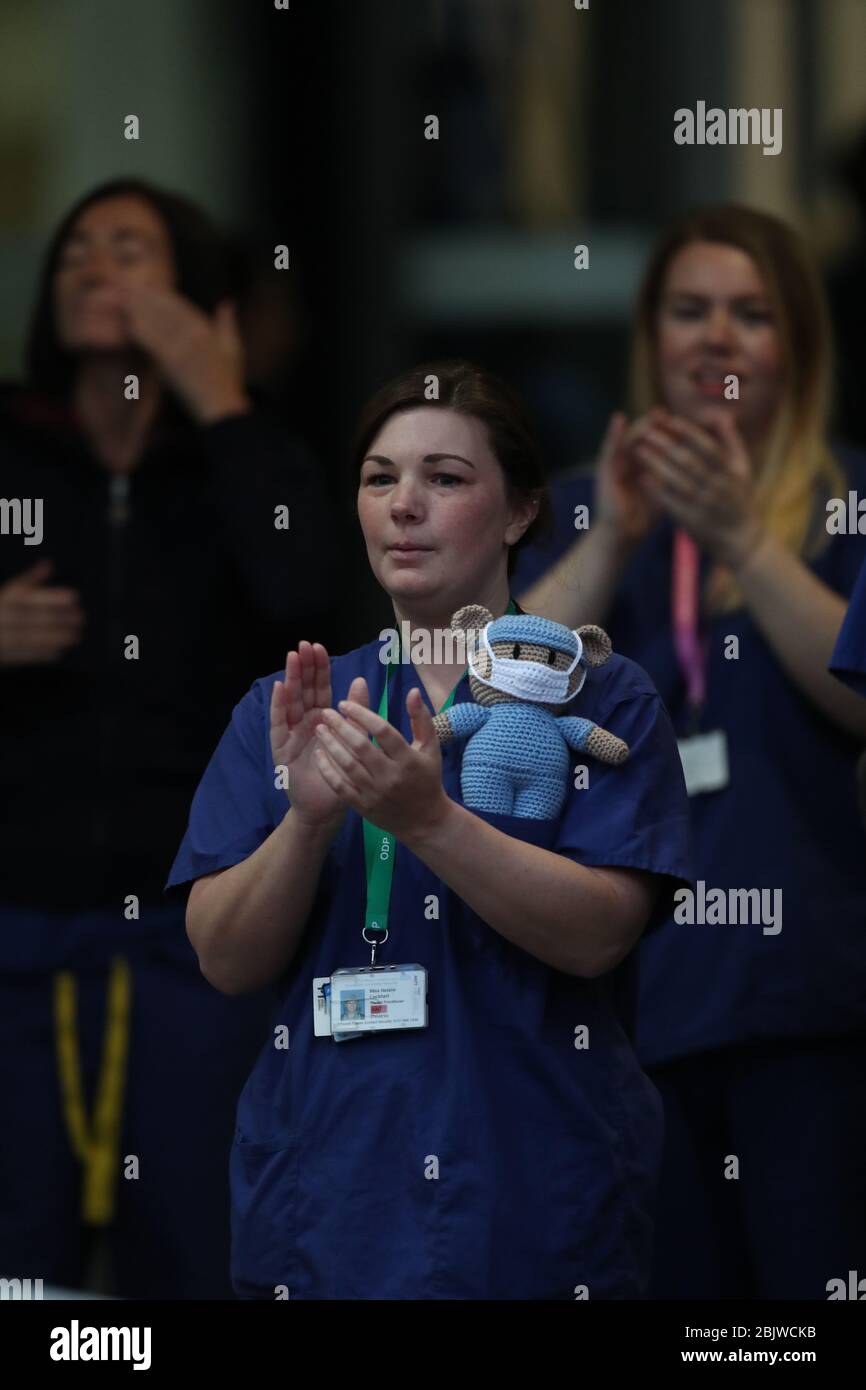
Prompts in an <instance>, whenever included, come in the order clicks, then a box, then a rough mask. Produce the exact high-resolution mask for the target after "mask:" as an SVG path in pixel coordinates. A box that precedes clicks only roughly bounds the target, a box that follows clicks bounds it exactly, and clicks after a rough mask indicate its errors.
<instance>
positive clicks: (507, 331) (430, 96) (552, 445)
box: [0, 0, 866, 640]
mask: <svg viewBox="0 0 866 1390" xmlns="http://www.w3.org/2000/svg"><path fill="white" fill-rule="evenodd" d="M864 54H866V0H590V8H589V10H587V11H578V10H576V9H575V8H574V5H573V3H572V0H411V4H410V3H408V2H407V0H291V4H290V8H289V9H288V10H287V11H285V10H276V9H275V7H274V4H273V3H272V0H147V3H146V4H142V3H135V4H133V3H131V0H75V2H74V3H69V0H4V3H3V5H2V7H0V297H2V306H3V314H2V317H0V373H2V375H4V376H6V377H14V376H16V375H17V374H18V373H19V371H20V353H21V345H22V338H23V333H24V326H25V323H26V318H27V312H28V306H29V301H30V295H31V291H32V287H33V284H34V279H35V273H36V267H37V265H38V261H39V257H40V254H41V250H42V247H43V246H44V244H45V242H46V240H47V237H48V234H49V231H50V229H51V227H52V226H53V224H54V223H55V221H56V220H57V218H58V216H59V215H60V213H61V212H62V211H63V209H64V208H65V207H66V206H67V205H68V204H69V203H70V202H71V200H72V199H73V198H75V197H77V196H78V195H79V194H80V193H81V192H83V191H84V190H86V189H87V188H89V187H91V186H93V185H95V184H96V183H98V182H100V181H101V180H103V179H105V178H107V177H110V176H112V175H116V174H121V173H137V174H143V175H146V176H148V177H150V178H153V179H154V180H157V181H159V182H161V183H164V184H167V185H169V186H173V187H175V188H177V189H179V190H182V191H183V192H185V193H187V194H189V195H191V196H192V197H194V198H196V199H198V200H199V201H200V202H202V203H203V204H204V205H205V206H206V208H207V209H208V210H209V211H210V212H212V213H213V214H214V215H215V216H216V217H217V218H219V219H220V220H221V221H222V222H224V223H225V224H227V225H229V226H230V227H231V229H232V230H233V231H234V232H235V233H236V234H237V236H238V237H239V239H241V241H242V242H243V244H244V245H245V246H246V248H247V251H248V253H249V255H250V257H251V263H252V264H254V265H255V266H257V267H258V269H257V270H256V273H255V276H254V278H253V282H252V285H253V289H252V291H251V307H250V311H249V333H250V335H251V336H255V334H256V333H257V332H258V335H259V336H258V342H259V347H260V358H261V360H260V361H259V360H258V359H257V361H256V371H257V373H258V375H259V376H260V378H261V380H262V382H263V383H264V384H265V385H266V386H267V388H268V390H269V391H270V392H271V393H272V394H273V395H274V397H275V398H276V399H277V400H278V402H279V404H280V408H281V409H283V410H285V411H286V412H287V413H288V414H289V415H290V416H291V418H292V419H293V420H294V422H295V423H296V425H297V428H298V429H299V431H300V432H301V433H302V434H304V435H306V436H307V438H308V439H309V440H310V442H311V443H312V444H313V445H314V447H315V448H316V449H317V451H318V452H319V456H320V458H321V460H322V465H323V467H325V468H326V469H327V470H328V472H329V474H330V476H331V477H332V479H333V480H334V484H335V496H336V497H337V498H338V503H337V505H338V506H341V505H342V500H343V499H345V507H346V509H347V511H348V509H350V508H351V504H352V497H351V480H350V478H349V476H348V474H347V473H346V472H345V465H346V460H347V454H348V441H349V437H350V433H351V426H352V421H353V418H354V415H355V412H356V410H357V408H358V406H359V405H360V403H361V402H362V401H363V400H364V398H365V397H366V396H367V395H368V394H369V392H370V391H371V390H373V389H374V388H375V387H376V386H377V385H379V384H380V383H381V382H382V381H383V380H384V379H385V378H386V377H387V376H388V375H389V374H390V373H392V372H394V371H397V370H399V369H401V368H403V367H405V366H407V365H409V364H410V363H411V362H413V361H416V360H420V359H422V358H425V357H428V356H431V355H437V354H449V355H450V354H458V353H459V354H461V355H469V356H472V357H476V358H479V359H480V360H482V361H483V362H485V363H487V364H488V365H490V366H492V367H494V368H496V369H498V370H500V371H501V372H503V373H504V374H505V375H506V376H507V377H509V378H510V379H511V380H512V381H513V382H514V383H515V384H516V385H517V386H519V387H520V388H521V389H522V390H523V391H524V392H525V393H526V395H527V396H528V398H529V400H530V402H531V404H532V406H533V407H534V410H535V413H536V416H537V419H538V422H539V425H540V427H541V431H542V435H543V439H544V441H545V444H546V446H547V456H548V462H549V465H550V468H551V470H557V469H559V468H562V467H565V466H567V465H569V464H570V463H573V462H574V461H576V460H577V459H579V458H581V457H589V456H591V454H592V452H593V449H594V446H595V444H596V442H597V439H598V437H599V434H600V432H601V430H602V428H603V425H604V421H605V418H606V416H607V413H608V412H609V410H610V409H612V408H613V407H614V406H616V405H617V404H619V403H620V400H621V393H622V388H623V380H624V366H625V346H626V325H627V319H628V314H629V308H630V305H631V302H632V298H633V293H634V290H635V287H636V284H637V280H638V277H639V274H640V270H641V265H642V261H643V258H644V255H645V252H646V249H647V246H648V244H649V242H650V240H651V239H652V236H653V235H654V233H655V231H656V230H657V229H658V227H659V226H660V225H661V224H662V223H663V222H664V221H666V220H667V219H668V217H670V215H671V214H673V213H675V212H677V211H679V210H680V209H682V208H683V207H685V206H687V205H689V204H691V203H694V202H706V201H718V200H730V199H736V200H742V201H745V202H748V203H750V204H752V205H754V206H757V207H760V208H765V209H768V210H771V211H774V212H777V213H779V214H781V215H783V216H785V217H787V218H789V219H790V220H792V221H793V222H794V223H795V224H797V225H798V226H800V228H801V229H803V230H805V231H806V232H807V233H808V235H809V236H810V237H811V239H812V240H813V243H814V245H815V246H816V249H817V250H818V251H819V253H820V255H821V257H822V259H823V261H824V263H825V264H826V265H827V266H830V265H831V264H833V263H834V262H837V261H838V260H839V258H840V257H844V256H845V255H846V254H847V253H849V252H850V251H851V248H852V247H855V246H856V239H857V237H858V236H862V228H861V227H860V224H859V222H858V216H857V210H856V204H855V201H854V199H853V197H852V196H851V194H850V191H846V189H845V187H844V186H843V182H842V181H841V179H840V177H839V173H838V167H837V161H838V156H839V153H840V152H841V151H844V149H845V148H846V145H847V144H849V143H850V141H851V140H852V139H853V138H854V137H855V136H856V135H857V133H858V131H860V130H862V129H863V127H864V126H866V83H864V82H863V59H864ZM698 100H704V101H706V102H707V104H708V105H715V106H721V107H724V108H727V107H729V106H758V107H771V108H772V107H777V106H780V107H782V109H783V112H784V126H783V130H784V145H783V151H782V153H781V154H780V155H778V156H776V157H770V156H764V155H763V154H762V151H761V150H760V148H748V147H725V146H719V147H692V148H686V147H682V146H678V145H676V144H675V143H674V140H673V113H674V111H675V109H676V108H677V107H680V106H688V107H691V108H694V106H695V103H696V102H697V101H698ZM128 114H136V115H137V116H138V117H139V120H140V123H141V133H140V139H139V140H138V141H129V140H126V139H124V136H123V121H124V117H125V116H126V115H128ZM430 115H435V116H436V117H437V118H438V121H439V138H438V140H430V139H426V138H425V119H426V118H427V117H428V116H430ZM276 242H285V243H286V244H288V245H289V247H290V253H291V269H290V270H289V271H288V272H281V271H276V270H274V269H273V246H274V244H275V243H276ZM578 243H585V244H587V245H588V247H589V250H590V268H589V270H586V271H576V270H575V269H574V264H573V248H574V246H575V245H576V244H578ZM861 245H862V243H861ZM286 276H288V277H289V279H290V283H287V281H286V278H285V277H286ZM281 277H282V278H281ZM356 559H358V563H359V565H360V552H358V555H357V556H356ZM361 569H362V570H365V567H364V566H362V565H361ZM358 594H359V596H358V599H357V601H356V602H357V622H358V625H359V626H358V636H359V640H361V638H362V637H364V636H366V635H368V633H369V622H370V621H371V620H372V619H373V618H374V615H375V614H378V613H379V612H380V611H381V604H380V602H379V599H378V597H377V596H376V595H374V594H373V593H372V591H371V589H370V588H369V586H368V588H367V589H366V590H364V588H363V587H362V588H361V589H359V591H358Z"/></svg>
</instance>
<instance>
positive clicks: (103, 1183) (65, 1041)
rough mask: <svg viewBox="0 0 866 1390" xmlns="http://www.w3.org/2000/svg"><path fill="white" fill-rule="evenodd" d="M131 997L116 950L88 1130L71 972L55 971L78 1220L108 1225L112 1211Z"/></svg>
mask: <svg viewBox="0 0 866 1390" xmlns="http://www.w3.org/2000/svg"><path fill="white" fill-rule="evenodd" d="M131 999H132V972H131V971H130V968H129V962H128V961H127V960H125V959H124V958H123V957H122V956H116V957H115V958H114V959H113V960H112V962H111V973H110V975H109V980H108V1003H107V1008H106V1018H105V1042H104V1045H103V1051H102V1066H101V1068H100V1075H99V1085H98V1087H97V1092H96V1102H95V1105H94V1109H93V1130H92V1132H89V1131H88V1125H87V1112H86V1109H85V1105H84V1087H83V1083H82V1079H81V1057H80V1053H79V1047H78V1034H77V1028H76V1022H77V1019H76V1012H77V1010H76V981H75V976H74V974H73V973H72V972H71V971H70V970H61V971H58V973H57V974H56V975H55V977H54V1021H55V1028H56V1040H57V1063H58V1070H59V1075H60V1091H61V1097H62V1101H63V1111H64V1115H65V1117H66V1125H67V1128H68V1130H69V1137H70V1139H71V1141H72V1147H73V1149H74V1151H75V1153H76V1154H77V1155H78V1157H79V1159H80V1160H81V1162H82V1164H83V1165H84V1186H83V1198H82V1220H83V1221H85V1222H86V1223H87V1224H88V1225H93V1226H107V1225H108V1224H109V1223H110V1222H111V1219H112V1217H113V1215H114V1198H115V1191H116V1180H117V1175H118V1168H119V1148H120V1131H121V1125H122V1122H123V1093H124V1088H125V1084H126V1063H127V1057H128V1053H129V1029H130V1016H131V1009H130V1003H131Z"/></svg>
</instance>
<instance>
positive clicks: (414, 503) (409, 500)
mask: <svg viewBox="0 0 866 1390" xmlns="http://www.w3.org/2000/svg"><path fill="white" fill-rule="evenodd" d="M422 505H423V504H422V502H421V497H420V494H419V492H418V489H417V488H416V487H413V486H412V485H411V484H409V485H408V486H407V485H406V484H405V483H402V482H401V483H398V484H397V487H396V488H395V489H394V492H393V494H392V496H391V513H392V515H393V516H398V517H406V516H412V517H417V516H418V515H420V512H421V510H422Z"/></svg>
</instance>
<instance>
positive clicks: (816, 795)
mask: <svg viewBox="0 0 866 1390" xmlns="http://www.w3.org/2000/svg"><path fill="white" fill-rule="evenodd" d="M633 376H634V380H633V386H634V393H633V395H634V400H633V405H634V417H635V418H634V420H633V423H631V424H630V425H627V424H626V421H625V419H624V417H622V416H619V415H618V416H616V417H614V420H613V421H612V423H611V426H610V429H609V433H608V437H607V439H606V441H605V444H604V446H603V449H602V454H601V458H600V463H599V468H598V471H597V478H596V480H595V481H594V480H593V478H592V477H591V476H589V475H584V476H578V475H574V476H572V477H566V478H565V479H564V480H563V481H562V482H561V483H560V484H559V485H558V487H557V490H556V494H555V507H554V510H555V513H556V521H557V538H556V540H555V542H554V543H553V544H552V545H551V546H550V547H549V548H547V549H536V550H535V551H533V552H531V553H530V554H528V555H527V556H526V562H525V565H523V566H521V568H520V569H519V571H518V578H517V582H516V591H517V593H518V594H519V595H521V597H522V600H523V601H524V602H525V603H527V604H528V605H529V606H530V607H532V608H537V609H539V610H540V611H542V612H544V613H545V614H547V615H548V616H550V617H553V618H556V619H558V620H559V621H561V622H567V623H569V624H570V625H573V624H576V623H578V622H582V621H584V620H585V616H588V615H589V614H590V613H591V614H592V617H593V620H594V621H597V622H601V623H604V624H605V626H606V627H607V628H608V629H609V631H610V634H611V637H612V640H613V642H614V646H615V647H616V649H617V650H619V651H622V652H623V653H625V654H626V655H628V656H630V657H632V658H633V659H634V660H636V661H638V662H640V663H641V665H642V666H644V667H645V668H646V670H647V671H648V673H649V675H650V676H651V677H652V679H653V681H654V682H655V684H656V686H657V688H658V690H659V692H660V694H661V696H662V698H663V700H664V702H665V705H666V707H667V709H668V710H669V711H670V713H671V716H672V718H673V721H674V725H675V727H676V729H677V733H678V735H679V736H680V738H681V740H683V743H682V748H683V758H684V766H685V767H686V769H687V781H688V782H689V790H690V807H691V812H692V823H693V828H694V835H695V861H696V869H697V873H698V876H699V881H698V882H699V889H700V883H701V882H703V885H704V887H703V890H701V891H699V893H698V894H697V895H696V897H695V899H694V901H693V903H692V904H691V905H689V904H687V903H684V904H683V905H682V910H681V911H680V912H678V913H675V914H674V915H673V916H672V918H671V920H669V921H668V922H667V923H665V925H664V926H663V927H662V929H661V930H660V931H658V932H654V933H652V935H651V936H649V937H648V938H647V939H646V940H645V941H644V943H643V945H642V949H641V952H640V970H641V995H640V1010H639V1024H638V1050H639V1055H640V1057H641V1060H642V1061H643V1062H644V1063H645V1064H646V1065H647V1067H648V1069H649V1071H650V1075H651V1076H652V1077H653V1079H654V1080H655V1082H656V1084H657V1085H658V1087H659V1089H660V1090H661V1092H662V1095H663V1097H664V1100H665V1113H666V1122H667V1140H666V1153H665V1162H664V1166H663V1177H662V1184H661V1203H660V1211H659V1216H658V1225H657V1251H656V1261H655V1273H654V1280H653V1284H652V1287H651V1292H652V1293H653V1295H654V1296H656V1297H661V1298H675V1297H692V1298H694V1297H698V1298H720V1297H746V1298H826V1296H827V1288H828V1283H829V1281H830V1280H831V1279H836V1278H840V1277H841V1278H843V1279H844V1278H846V1277H847V1271H848V1270H849V1269H857V1268H859V1269H861V1270H862V1269H863V1268H864V1267H866V861H864V855H863V846H862V831H861V827H860V824H859V817H858V812H857V797H856V785H855V775H854V769H855V764H856V760H857V755H858V752H859V750H860V748H861V747H862V745H863V743H864V741H866V705H864V703H863V701H862V700H859V699H858V698H857V697H856V696H855V695H854V694H853V692H851V691H849V690H846V689H845V688H844V686H843V685H842V684H841V683H840V682H839V681H837V680H836V679H834V678H833V677H832V676H830V675H829V674H828V671H827V665H828V662H829V660H830V655H831V652H832V650H833V644H834V642H835V640H836V637H837V634H838V632H839V628H840V625H841V623H842V619H843V617H844V614H845V606H846V601H847V598H848V596H849V595H850V593H851V590H852V587H853V585H854V582H855V579H856V577H857V573H858V570H859V568H860V565H861V563H862V561H863V558H864V553H866V537H864V536H863V535H860V534H858V532H857V518H856V516H855V517H853V518H852V517H851V516H850V515H849V514H848V511H849V510H850V509H848V508H847V503H848V502H849V500H850V499H849V490H854V491H855V492H857V493H858V494H859V496H861V497H862V496H864V495H866V465H864V460H863V458H862V457H859V456H857V455H855V454H850V453H842V452H838V451H837V452H832V451H831V450H830V449H829V447H828V444H827V440H826V409H827V399H828V393H829V380H830V348H829V332H828V326H827V319H826V313H825V308H824V303H823V297H822V293H821V289H820V285H819V282H818V279H817V276H816V274H815V271H814V269H813V268H812V266H811V264H810V261H809V257H808V255H807V253H806V252H805V250H804V248H803V247H802V246H801V244H800V242H799V240H798V239H797V237H796V236H795V235H794V234H793V233H792V232H791V231H790V230H789V229H788V228H786V227H785V226H784V225H783V224H782V223H780V222H779V221H777V220H776V219H775V218H771V217H768V216H764V215H763V214H760V213H757V212H753V211H750V210H747V209H740V208H722V209H715V210H713V209H710V210H705V211H699V212H697V213H696V214H692V215H689V216H688V217H686V218H684V219H682V220H681V221H679V222H677V223H676V224H674V225H673V226H672V227H671V228H669V230H668V231H667V232H666V233H665V235H664V236H663V237H662V239H661V240H660V242H659V244H658V246H657V247H656V249H655V251H654V253H653V254H652V256H651V259H650V263H649V267H648V270H647V273H646V276H645V280H644V284H643V288H642V290H641V293H640V297H639V300H638V306H637V315H636V323H635V333H634V374H633ZM843 502H845V503H846V509H845V511H844V513H843V509H842V505H841V504H842V503H843ZM581 507H588V509H589V510H588V513H587V512H586V511H581V510H580V508H581ZM586 520H588V521H589V523H590V524H589V527H588V530H584V531H582V532H576V531H575V529H574V527H575V525H578V526H582V525H583V523H584V522H585V521H586ZM578 534H579V535H580V536H581V538H580V539H578V540H577V541H575V536H576V535H578ZM557 557H558V558H557ZM552 562H553V563H552ZM539 575H543V576H544V577H543V578H542V579H540V580H539V581H538V582H537V583H533V582H532V581H534V580H535V579H536V577H537V576H539ZM529 584H531V585H532V586H531V587H529V588H528V590H527V585H529ZM718 890H721V891H718ZM759 890H760V892H759ZM701 892H702V893H703V898H702V897H701ZM711 893H712V894H713V897H712V898H710V894H711ZM747 894H748V895H749V896H748V898H747V896H746V895H747ZM711 904H712V906H711ZM746 905H747V908H746ZM744 909H746V910H744Z"/></svg>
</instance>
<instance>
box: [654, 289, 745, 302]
mask: <svg viewBox="0 0 866 1390" xmlns="http://www.w3.org/2000/svg"><path fill="white" fill-rule="evenodd" d="M668 298H669V299H693V300H695V301H697V302H698V303H699V304H710V303H711V302H712V299H713V296H712V295H709V294H701V293H700V292H699V291H698V290H669V291H668ZM729 299H730V303H731V304H748V303H752V302H757V303H759V304H766V303H767V302H768V301H767V296H766V294H762V292H761V291H760V290H746V291H745V293H744V294H732V295H730V296H729Z"/></svg>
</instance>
